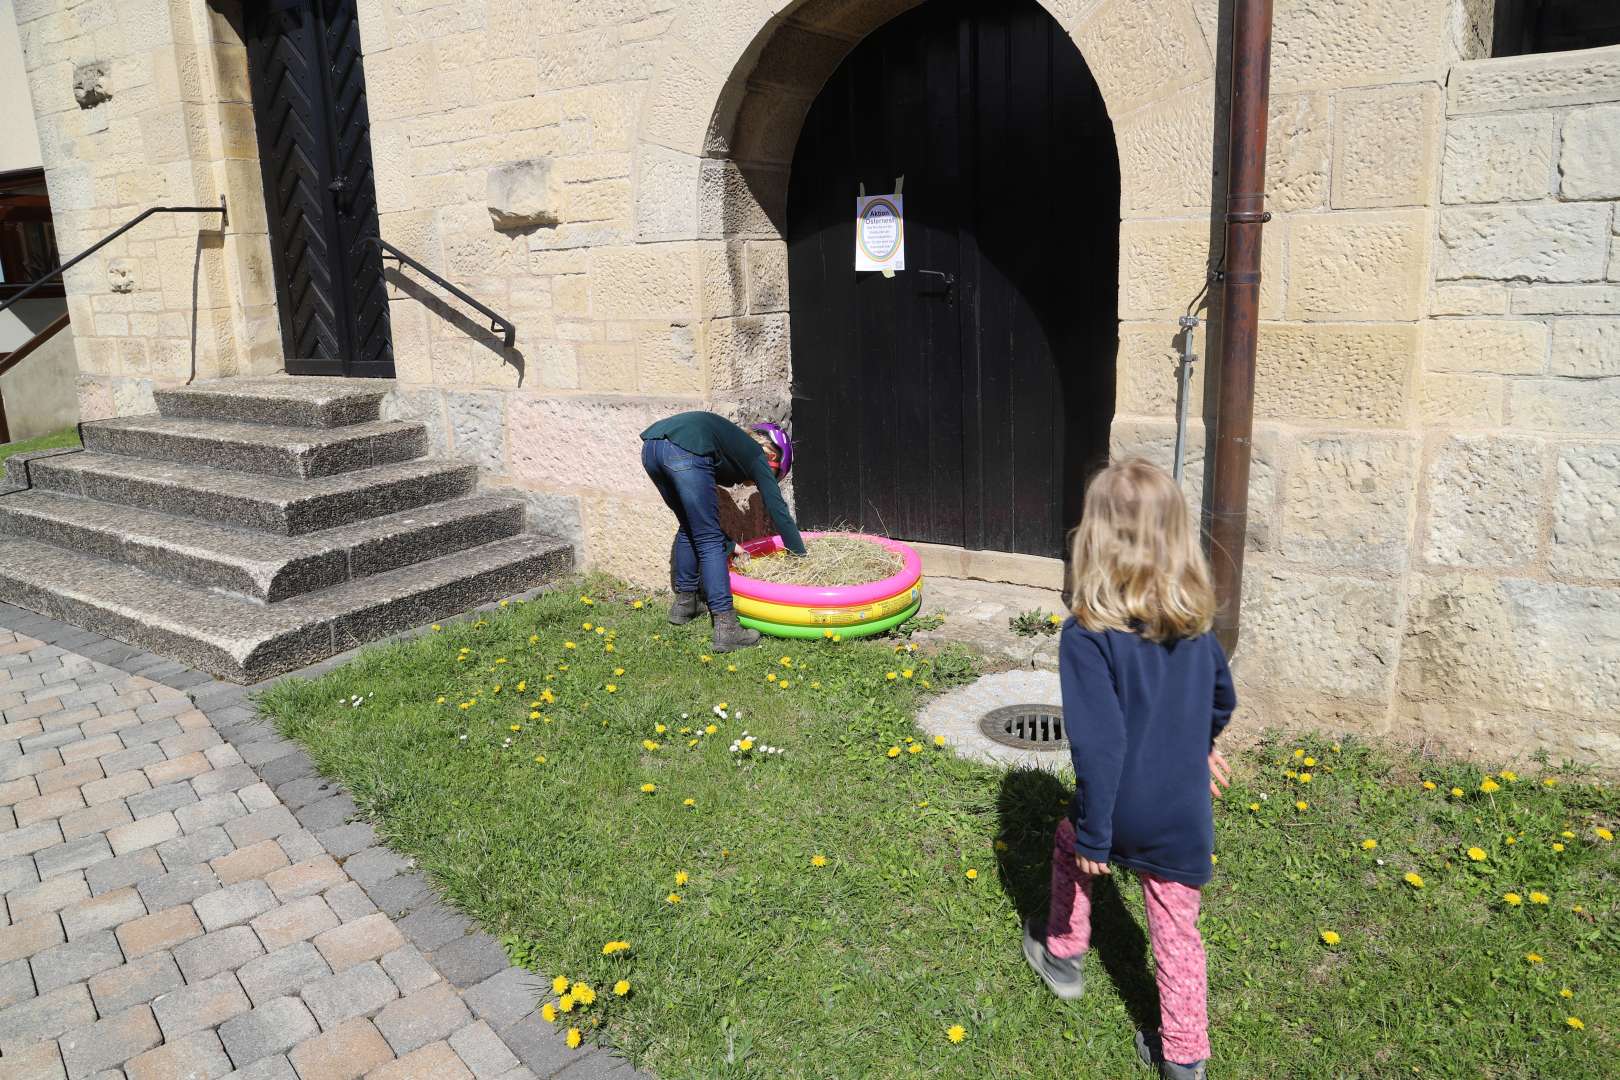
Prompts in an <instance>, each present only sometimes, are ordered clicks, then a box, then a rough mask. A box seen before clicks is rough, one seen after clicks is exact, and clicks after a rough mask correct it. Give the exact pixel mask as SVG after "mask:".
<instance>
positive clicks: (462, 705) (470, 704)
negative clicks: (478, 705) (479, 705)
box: [456, 699, 476, 709]
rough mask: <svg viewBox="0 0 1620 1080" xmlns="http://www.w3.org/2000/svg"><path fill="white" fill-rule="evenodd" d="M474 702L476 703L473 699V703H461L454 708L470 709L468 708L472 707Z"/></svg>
mask: <svg viewBox="0 0 1620 1080" xmlns="http://www.w3.org/2000/svg"><path fill="white" fill-rule="evenodd" d="M475 702H476V699H474V701H463V702H462V703H461V704H460V705H458V706H456V708H458V709H470V708H472V707H473V705H474V704H475Z"/></svg>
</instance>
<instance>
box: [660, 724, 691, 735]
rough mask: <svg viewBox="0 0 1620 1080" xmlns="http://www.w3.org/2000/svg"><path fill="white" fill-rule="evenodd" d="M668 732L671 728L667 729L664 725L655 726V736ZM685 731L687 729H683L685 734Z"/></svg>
mask: <svg viewBox="0 0 1620 1080" xmlns="http://www.w3.org/2000/svg"><path fill="white" fill-rule="evenodd" d="M668 730H669V728H667V727H665V726H664V725H663V724H654V725H653V734H655V735H662V734H663V733H664V732H666V731H668ZM685 730H686V729H685V728H682V729H681V731H682V732H683V733H684V732H685Z"/></svg>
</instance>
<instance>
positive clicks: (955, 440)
mask: <svg viewBox="0 0 1620 1080" xmlns="http://www.w3.org/2000/svg"><path fill="white" fill-rule="evenodd" d="M900 177H903V178H904V179H903V183H901V194H902V195H903V196H904V203H905V207H904V209H905V223H904V236H905V266H906V269H904V270H901V271H898V272H896V273H895V275H894V277H892V278H885V277H883V276H882V275H881V274H878V273H872V272H862V273H857V272H856V271H855V270H854V251H855V199H856V196H857V194H858V193H859V192H860V189H861V188H862V186H863V185H864V188H865V191H866V193H867V194H869V195H876V194H882V193H887V192H892V191H894V190H895V188H896V185H897V183H899V181H898V180H897V178H900ZM1119 194H1120V192H1119V163H1118V158H1117V153H1116V150H1115V146H1114V136H1113V129H1112V126H1111V124H1110V123H1109V120H1108V116H1107V113H1106V111H1105V110H1104V108H1103V102H1102V98H1101V95H1100V94H1099V93H1098V90H1097V86H1096V83H1095V82H1094V81H1093V79H1092V77H1091V74H1090V72H1089V71H1088V70H1087V69H1086V66H1085V63H1084V61H1083V60H1082V58H1081V56H1080V53H1079V51H1078V50H1077V49H1076V48H1075V46H1074V44H1073V43H1072V42H1071V41H1070V40H1069V38H1068V36H1067V35H1066V34H1065V33H1064V32H1063V30H1062V29H1061V28H1060V27H1059V26H1058V25H1057V24H1056V23H1055V22H1054V21H1053V20H1052V18H1051V16H1050V15H1048V14H1047V13H1046V11H1045V10H1044V9H1042V8H1041V7H1040V5H1039V4H1037V3H1035V2H1034V0H930V2H928V3H925V4H923V5H922V6H921V7H919V8H917V9H914V10H913V11H911V12H909V13H907V14H905V15H902V16H900V17H899V18H897V19H895V20H894V21H893V22H891V23H889V24H887V25H886V26H884V27H883V28H882V29H880V30H878V31H877V32H876V33H874V34H872V35H871V36H869V37H868V38H866V39H865V40H864V41H863V42H861V43H860V44H859V45H858V46H856V48H855V49H854V51H853V52H852V53H851V54H850V55H849V56H848V57H847V58H846V59H845V61H844V63H843V64H842V66H841V67H840V68H839V69H838V70H837V72H836V73H835V74H834V75H833V77H832V78H831V79H830V80H829V81H828V83H827V85H826V86H825V87H824V88H823V90H822V91H821V94H820V95H819V97H818V98H817V99H816V101H815V103H814V105H813V106H812V108H811V109H810V112H809V116H808V118H807V120H806V122H805V126H804V130H803V133H802V134H801V136H800V139H799V144H798V148H797V152H796V155H795V158H794V162H793V173H792V178H791V181H790V184H789V194H788V218H787V225H788V273H789V282H790V289H791V298H792V303H791V308H792V314H791V320H792V322H791V329H792V348H793V378H794V384H793V395H794V400H793V424H794V439H795V442H796V443H797V444H798V445H799V452H798V455H797V459H798V464H797V465H796V466H795V470H794V475H795V490H796V493H797V501H798V509H799V515H800V518H801V523H802V524H804V525H805V526H806V527H817V526H820V527H828V526H834V525H853V526H856V527H859V528H862V529H867V530H875V531H882V532H885V533H887V534H889V535H892V536H896V537H901V538H905V539H912V540H920V541H928V542H933V543H941V544H951V545H957V546H962V547H966V548H974V549H991V550H999V551H1015V552H1026V553H1030V554H1035V555H1047V556H1056V555H1060V554H1061V553H1062V549H1063V540H1064V535H1065V532H1066V531H1067V529H1068V528H1069V527H1071V526H1072V525H1073V524H1074V523H1075V522H1076V521H1078V519H1079V511H1080V501H1081V495H1082V492H1083V487H1084V483H1085V480H1086V478H1087V476H1088V475H1089V473H1090V472H1091V471H1092V470H1094V469H1095V468H1096V467H1098V466H1100V465H1101V464H1104V463H1105V462H1106V460H1107V455H1108V429H1109V424H1110V422H1111V420H1112V417H1113V402H1114V357H1115V352H1116V348H1117V340H1118V301H1117V292H1118V288H1117V286H1118V269H1117V268H1118V245H1119Z"/></svg>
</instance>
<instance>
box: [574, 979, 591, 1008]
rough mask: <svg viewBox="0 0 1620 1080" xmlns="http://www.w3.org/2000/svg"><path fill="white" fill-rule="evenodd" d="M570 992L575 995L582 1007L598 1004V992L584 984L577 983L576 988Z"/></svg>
mask: <svg viewBox="0 0 1620 1080" xmlns="http://www.w3.org/2000/svg"><path fill="white" fill-rule="evenodd" d="M569 992H570V993H572V994H573V995H574V1000H575V1001H577V1002H579V1003H580V1004H581V1005H592V1004H595V1002H596V991H595V990H592V989H591V988H590V987H589V986H587V985H585V984H584V983H582V982H577V983H575V984H574V988H573V989H572V990H571V991H569Z"/></svg>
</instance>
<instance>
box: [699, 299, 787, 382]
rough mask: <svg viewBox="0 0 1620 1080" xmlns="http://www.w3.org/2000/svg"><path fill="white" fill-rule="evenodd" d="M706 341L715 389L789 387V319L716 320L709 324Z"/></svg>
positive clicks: (780, 317) (711, 380)
mask: <svg viewBox="0 0 1620 1080" xmlns="http://www.w3.org/2000/svg"><path fill="white" fill-rule="evenodd" d="M707 338H708V354H709V385H710V386H711V387H712V388H713V389H716V390H735V389H737V388H739V387H743V386H749V385H753V384H757V383H786V382H787V380H788V378H789V377H790V375H789V371H790V367H789V357H788V317H787V316H786V315H745V316H743V317H741V318H736V319H714V320H712V321H711V322H710V323H709V324H708V327H707Z"/></svg>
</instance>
